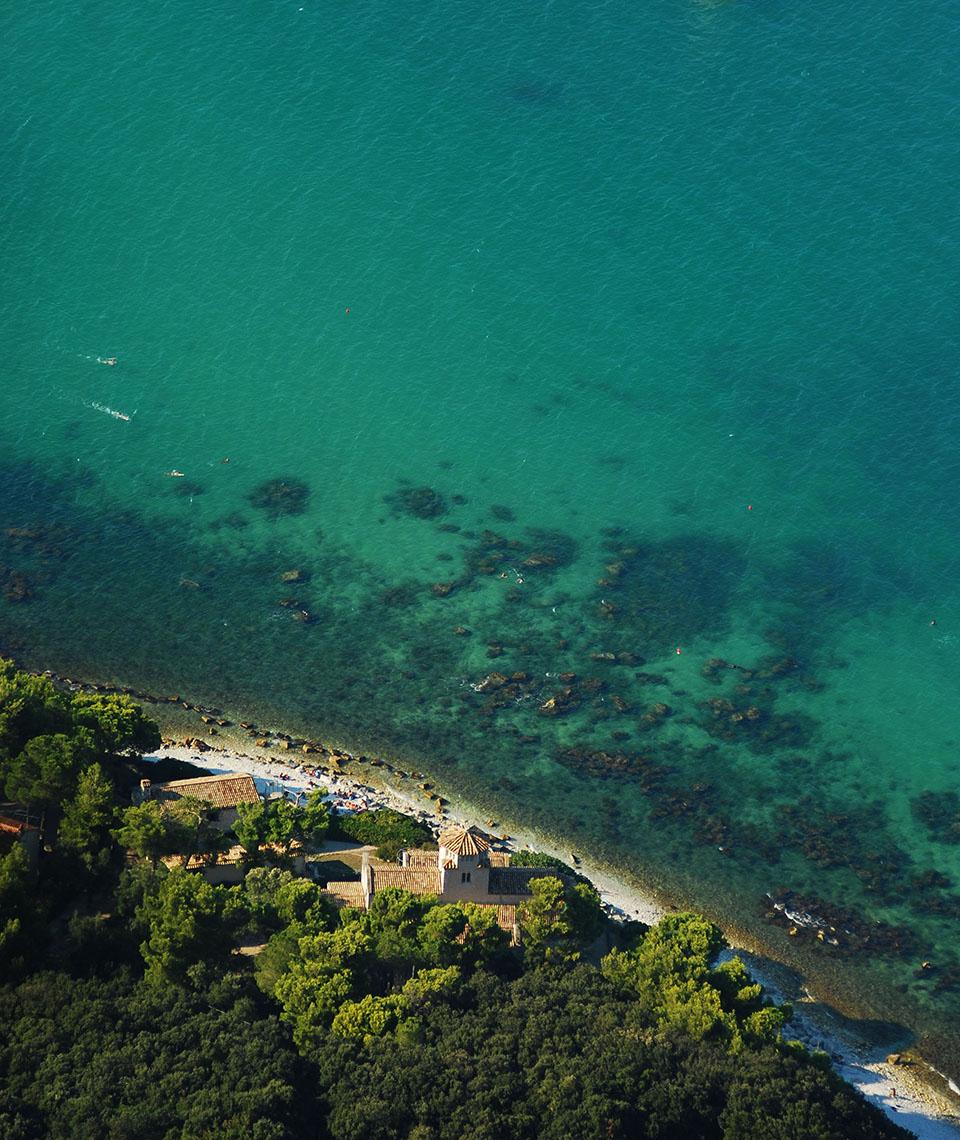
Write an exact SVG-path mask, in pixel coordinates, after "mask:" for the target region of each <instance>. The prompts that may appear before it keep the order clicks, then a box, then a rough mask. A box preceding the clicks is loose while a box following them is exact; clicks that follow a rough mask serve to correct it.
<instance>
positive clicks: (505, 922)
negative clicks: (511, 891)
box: [497, 904, 517, 935]
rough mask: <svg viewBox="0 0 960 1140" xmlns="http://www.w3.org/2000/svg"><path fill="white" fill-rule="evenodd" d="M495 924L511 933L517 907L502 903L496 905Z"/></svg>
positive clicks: (515, 921) (514, 924)
mask: <svg viewBox="0 0 960 1140" xmlns="http://www.w3.org/2000/svg"><path fill="white" fill-rule="evenodd" d="M497 925H498V926H502V927H503V929H504V930H505V931H506V932H507V934H510V935H512V934H513V932H514V928H515V927H516V925H517V908H516V907H515V906H509V905H504V904H500V905H499V906H497Z"/></svg>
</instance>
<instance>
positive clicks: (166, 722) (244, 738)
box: [33, 670, 960, 1140]
mask: <svg viewBox="0 0 960 1140" xmlns="http://www.w3.org/2000/svg"><path fill="white" fill-rule="evenodd" d="M33 672H38V673H39V672H40V671H37V670H33ZM42 675H44V676H47V677H48V678H50V679H51V680H52V681H53V682H54V683H55V684H59V685H61V686H63V687H66V688H68V689H71V690H79V689H82V690H85V691H92V692H103V693H118V694H121V695H127V696H130V697H132V698H133V699H134V700H136V701H138V702H140V703H142V704H143V705H144V706H145V711H147V712H148V714H149V715H151V716H152V718H153V719H154V720H156V721H157V723H158V724H159V725H160V728H161V731H162V732H163V733H164V740H163V744H162V746H161V748H160V749H159V750H157V751H156V752H154V753H150V754H149V756H147V757H145V759H151V758H156V759H161V758H164V757H169V758H172V759H178V760H181V761H183V762H185V763H188V764H192V765H194V766H196V767H199V768H208V769H211V770H220V771H241V772H249V773H250V774H251V775H253V776H254V777H255V778H256V779H257V780H258V781H259V783H260V785H261V787H262V788H263V789H264V790H274V791H287V792H290V793H294V794H295V793H297V792H305V791H310V790H313V789H314V788H316V787H327V788H328V791H329V792H330V793H331V797H330V798H331V799H332V800H333V801H334V802H335V803H338V804H342V805H343V806H347V807H348V808H349V807H351V806H354V807H355V806H359V807H360V809H361V810H364V809H371V808H377V807H391V808H394V809H395V810H397V811H400V812H402V813H403V814H406V815H412V816H414V817H415V818H417V819H419V820H421V821H422V822H424V823H427V824H428V825H429V826H430V827H431V829H432V830H435V831H436V830H439V828H440V827H441V826H443V825H445V824H447V823H448V822H457V823H461V824H464V825H469V824H471V823H474V824H476V825H477V826H479V827H481V828H482V829H483V830H486V831H488V832H490V833H492V834H497V835H498V838H499V839H500V840H501V842H502V843H503V845H504V846H505V847H506V848H507V849H508V850H518V849H520V848H524V847H525V848H531V849H533V850H538V851H544V852H546V853H548V854H550V855H554V856H556V857H557V858H559V859H561V860H563V862H565V863H571V862H575V863H576V870H577V871H578V872H579V873H580V874H582V875H583V876H584V877H585V878H586V879H588V880H589V881H590V882H591V883H592V884H593V886H594V887H595V888H596V889H597V891H598V893H599V894H600V897H601V900H602V902H603V904H604V908H605V909H606V910H607V913H608V914H609V915H611V917H614V918H619V919H635V920H637V921H640V922H644V923H646V924H647V925H651V924H653V923H655V922H657V921H658V920H659V919H660V918H662V917H663V916H664V915H665V914H667V913H669V912H671V911H676V910H678V909H680V908H679V907H678V906H677V905H676V904H674V903H673V902H672V901H671V900H670V899H669V898H666V897H663V896H661V895H660V894H659V892H656V891H654V890H653V889H652V888H650V887H649V886H647V885H644V884H641V883H640V882H639V881H636V880H635V881H633V882H627V881H625V880H624V878H623V877H622V876H620V875H618V874H617V873H616V872H615V871H614V870H613V869H611V868H608V867H605V866H604V865H602V864H600V863H598V862H595V861H594V860H592V859H591V858H590V856H589V854H588V853H586V852H585V853H584V854H583V855H582V856H580V857H575V856H572V854H571V852H570V851H569V850H568V851H563V850H560V849H559V848H558V846H557V843H556V841H555V839H552V838H551V837H549V836H547V835H545V834H543V833H541V832H538V831H537V830H536V829H531V828H529V827H525V826H524V825H523V824H522V823H521V822H518V821H512V820H505V821H501V822H499V823H498V822H497V821H494V820H491V819H489V818H488V819H484V818H483V815H484V813H483V811H482V810H481V809H479V808H478V807H477V806H476V805H473V804H471V803H469V801H467V800H466V799H464V798H462V797H459V796H458V797H456V798H453V799H451V798H448V797H447V796H445V795H444V794H443V793H442V791H441V790H440V789H438V788H437V785H436V783H435V781H434V780H433V779H432V778H431V779H429V780H428V779H427V777H426V776H425V775H424V774H423V773H421V772H418V771H417V770H416V769H412V770H411V769H408V768H406V767H401V766H399V765H398V764H396V763H393V762H390V761H387V760H385V759H381V758H379V757H373V756H366V755H353V754H352V753H350V752H348V751H346V750H344V749H342V748H339V747H334V746H330V745H328V744H325V743H323V742H320V741H317V740H305V739H303V738H300V737H292V736H290V735H288V734H286V733H284V732H281V731H279V730H277V729H270V730H267V729H261V728H259V727H258V726H257V725H255V724H248V723H246V722H242V721H241V722H236V723H234V722H232V721H230V720H228V719H227V718H226V717H225V716H224V715H223V714H222V713H221V712H220V710H218V709H216V708H208V707H205V706H202V705H199V704H194V703H191V702H189V701H187V700H183V699H181V697H180V696H179V695H177V696H169V697H157V696H155V695H153V694H150V693H145V692H143V691H140V690H136V689H132V688H129V687H125V686H124V687H121V686H115V685H107V684H97V683H90V682H86V681H82V680H78V679H75V678H68V677H63V676H58V675H57V674H55V673H53V672H52V671H50V670H44V671H42ZM198 720H199V722H200V723H199V725H198V724H197V721H198ZM221 765H222V767H221ZM357 769H360V770H361V771H360V772H358V771H357ZM507 826H509V831H504V828H505V827H507ZM721 925H722V927H723V931H724V934H725V936H726V938H727V941H728V942H729V944H730V951H729V952H728V954H731V955H732V954H735V953H738V952H739V953H741V954H742V956H743V957H744V961H745V964H746V965H747V966H748V968H749V969H750V971H751V973H752V974H753V976H754V977H755V979H756V980H757V981H758V982H760V983H761V984H762V985H763V986H764V989H765V990H766V991H767V992H768V994H769V995H770V996H771V997H772V998H774V999H775V1000H777V1001H789V1002H791V1004H792V1005H793V1009H794V1015H793V1018H792V1020H791V1021H790V1022H789V1023H788V1033H787V1036H788V1037H789V1038H791V1039H796V1040H799V1041H801V1042H802V1043H803V1044H804V1045H806V1046H808V1047H809V1048H811V1049H821V1050H823V1051H824V1052H826V1053H827V1054H828V1055H829V1056H830V1058H831V1061H832V1064H833V1067H834V1070H835V1071H836V1072H837V1073H838V1074H839V1075H840V1076H841V1077H842V1078H843V1079H844V1080H846V1081H847V1082H848V1083H849V1084H852V1085H853V1086H854V1087H856V1088H857V1089H858V1090H859V1091H860V1092H861V1093H862V1094H863V1095H864V1096H865V1097H866V1098H867V1099H868V1100H869V1101H870V1102H871V1103H872V1104H874V1105H875V1106H876V1107H878V1108H880V1109H881V1110H882V1111H883V1112H884V1113H885V1115H886V1116H887V1117H888V1118H889V1119H891V1120H892V1121H894V1122H895V1123H898V1124H900V1125H901V1127H904V1128H907V1129H908V1130H910V1131H911V1132H913V1133H914V1134H915V1135H916V1136H917V1137H918V1138H919V1140H960V1088H958V1087H957V1085H956V1084H955V1083H954V1082H953V1081H951V1080H950V1079H949V1078H948V1077H946V1076H945V1075H944V1074H942V1073H940V1072H939V1071H938V1070H936V1069H934V1068H933V1066H931V1065H930V1064H929V1063H928V1062H927V1061H926V1060H924V1058H923V1057H922V1056H920V1055H919V1054H917V1053H915V1052H913V1051H912V1050H907V1051H906V1052H904V1053H902V1054H897V1055H899V1056H902V1058H903V1059H902V1061H901V1062H900V1063H897V1064H894V1063H891V1062H888V1061H887V1059H886V1058H887V1056H888V1055H890V1056H893V1055H894V1054H892V1053H890V1052H889V1050H888V1049H886V1048H884V1047H882V1046H881V1045H878V1044H876V1043H875V1042H871V1041H870V1040H869V1035H868V1034H866V1033H864V1034H862V1035H859V1034H858V1032H857V1029H856V1026H857V1021H856V1019H851V1018H846V1017H844V1016H843V1015H842V1014H840V1013H839V1012H838V1011H837V1010H836V1009H835V1008H833V1007H832V1006H831V1003H830V1001H829V999H825V1000H823V1001H821V1000H819V999H818V998H817V997H815V996H814V995H813V994H812V993H811V992H810V991H809V990H808V989H807V987H806V985H805V984H804V981H803V979H802V978H801V979H799V981H798V978H797V975H796V974H795V972H794V971H792V970H790V968H789V967H786V966H784V965H782V964H781V963H779V962H777V961H776V960H775V959H773V958H770V957H769V956H768V955H767V953H766V951H765V949H764V948H763V947H762V946H761V945H759V944H758V943H757V941H756V939H755V938H753V937H751V936H749V935H747V934H746V933H745V932H742V931H739V930H737V929H736V928H735V927H732V926H730V925H728V924H721ZM951 1094H953V1097H954V1098H956V1099H951Z"/></svg>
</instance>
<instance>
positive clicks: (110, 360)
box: [97, 356, 117, 368]
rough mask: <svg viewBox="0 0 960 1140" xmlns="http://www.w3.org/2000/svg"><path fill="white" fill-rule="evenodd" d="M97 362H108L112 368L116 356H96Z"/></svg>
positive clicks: (115, 361)
mask: <svg viewBox="0 0 960 1140" xmlns="http://www.w3.org/2000/svg"><path fill="white" fill-rule="evenodd" d="M97 363H98V364H109V365H110V367H111V368H113V367H114V366H115V365H116V363H117V358H116V357H115V356H98V357H97Z"/></svg>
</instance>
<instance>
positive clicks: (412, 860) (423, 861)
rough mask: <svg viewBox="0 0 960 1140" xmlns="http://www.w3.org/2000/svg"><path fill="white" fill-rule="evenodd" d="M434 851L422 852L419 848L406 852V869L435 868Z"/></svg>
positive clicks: (435, 854) (435, 857)
mask: <svg viewBox="0 0 960 1140" xmlns="http://www.w3.org/2000/svg"><path fill="white" fill-rule="evenodd" d="M436 865H437V853H436V851H424V850H423V848H421V847H412V848H411V849H410V850H409V851H408V852H407V866H408V867H436Z"/></svg>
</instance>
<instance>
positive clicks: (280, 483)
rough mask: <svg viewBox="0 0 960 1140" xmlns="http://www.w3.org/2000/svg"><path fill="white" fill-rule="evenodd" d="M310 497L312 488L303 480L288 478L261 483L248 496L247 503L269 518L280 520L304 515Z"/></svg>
mask: <svg viewBox="0 0 960 1140" xmlns="http://www.w3.org/2000/svg"><path fill="white" fill-rule="evenodd" d="M309 497H310V488H309V487H308V486H307V484H306V483H304V482H303V480H302V479H294V478H292V477H290V476H286V477H282V478H279V479H268V480H267V482H266V483H261V484H260V486H259V487H256V488H254V490H252V491H251V492H250V494H249V495H247V501H248V502H249V503H250V505H251V506H254V507H256V508H257V509H258V510H261V511H263V512H264V513H265V514H266V515H267V516H268V517H269V518H272V519H278V518H283V517H284V516H285V515H302V514H303V513H304V511H305V510H306V509H307V500H308V499H309Z"/></svg>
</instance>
